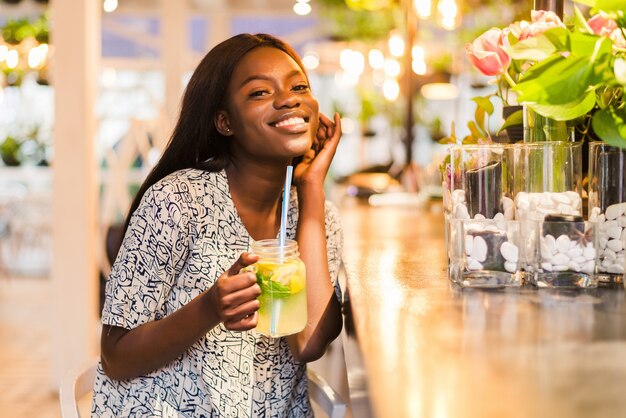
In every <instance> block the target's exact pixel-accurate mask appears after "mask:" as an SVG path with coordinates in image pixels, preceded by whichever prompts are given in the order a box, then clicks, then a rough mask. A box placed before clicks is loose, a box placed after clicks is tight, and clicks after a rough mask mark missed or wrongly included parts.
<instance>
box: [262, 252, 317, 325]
mask: <svg viewBox="0 0 626 418" xmlns="http://www.w3.org/2000/svg"><path fill="white" fill-rule="evenodd" d="M252 251H253V253H255V254H257V255H258V256H259V257H260V259H259V261H258V262H257V263H256V264H254V265H253V266H252V267H253V271H254V272H255V274H256V278H257V283H258V285H259V286H260V287H261V295H260V296H259V302H260V305H261V307H260V308H259V312H258V314H259V317H258V323H257V326H256V331H257V332H259V333H261V334H264V335H269V336H271V337H281V336H285V335H289V334H295V333H297V332H300V331H302V329H304V326H305V325H306V320H307V309H306V271H305V267H304V263H303V262H302V260H300V259H299V258H298V255H299V254H298V244H297V243H296V242H295V241H291V240H287V241H286V244H285V247H284V249H283V250H282V252H281V250H280V247H279V246H278V242H277V240H262V241H257V242H255V243H254V244H253V245H252Z"/></svg>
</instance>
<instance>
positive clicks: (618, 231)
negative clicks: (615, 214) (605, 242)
mask: <svg viewBox="0 0 626 418" xmlns="http://www.w3.org/2000/svg"><path fill="white" fill-rule="evenodd" d="M611 222H615V221H611ZM607 224H608V222H607ZM606 233H607V235H608V236H609V238H613V239H619V238H620V237H621V236H622V228H620V227H619V226H617V225H616V226H614V227H612V228H607V229H606Z"/></svg>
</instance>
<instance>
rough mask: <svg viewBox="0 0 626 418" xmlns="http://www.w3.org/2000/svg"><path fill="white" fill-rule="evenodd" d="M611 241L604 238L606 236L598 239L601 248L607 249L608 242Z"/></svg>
mask: <svg viewBox="0 0 626 418" xmlns="http://www.w3.org/2000/svg"><path fill="white" fill-rule="evenodd" d="M608 242H609V240H608V239H606V238H604V237H600V239H599V240H598V245H600V248H601V249H603V250H604V249H605V248H606V244H607V243H608Z"/></svg>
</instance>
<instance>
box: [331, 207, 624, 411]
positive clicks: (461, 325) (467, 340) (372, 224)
mask: <svg viewBox="0 0 626 418" xmlns="http://www.w3.org/2000/svg"><path fill="white" fill-rule="evenodd" d="M342 218H343V224H344V234H345V238H344V241H345V242H344V263H345V270H346V278H347V286H348V298H349V311H350V315H351V316H352V317H353V318H352V321H353V325H354V328H355V331H356V336H357V340H358V344H359V347H360V349H361V354H362V357H363V362H364V366H365V370H366V373H367V381H368V387H369V395H370V399H371V402H372V406H373V409H374V411H375V413H376V417H377V418H414V417H415V418H417V417H420V418H422V417H423V418H460V417H463V418H474V417H476V418H477V417H480V418H491V417H498V418H501V417H503V418H504V417H506V418H517V417H520V418H522V417H533V418H536V417H538V418H541V417H551V418H561V417H563V418H578V417H580V418H582V417H585V418H589V417H594V418H595V417H611V418H615V417H626V305H625V302H624V297H625V292H624V290H623V289H621V288H619V289H588V290H550V289H541V290H537V289H535V288H532V287H529V288H521V289H508V290H504V289H501V290H476V289H461V288H458V287H456V286H453V285H452V284H451V282H450V281H449V280H448V278H447V275H446V272H445V268H446V260H445V237H444V223H443V214H442V213H441V206H440V205H437V204H435V205H432V206H429V207H428V208H425V209H416V208H407V207H378V208H376V207H369V206H367V205H365V204H359V203H357V202H356V201H349V200H348V201H347V202H345V203H344V204H342Z"/></svg>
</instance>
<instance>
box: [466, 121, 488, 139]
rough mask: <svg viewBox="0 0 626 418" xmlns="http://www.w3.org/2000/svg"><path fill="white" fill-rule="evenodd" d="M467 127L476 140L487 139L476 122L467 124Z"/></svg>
mask: <svg viewBox="0 0 626 418" xmlns="http://www.w3.org/2000/svg"><path fill="white" fill-rule="evenodd" d="M467 127H468V128H469V130H470V132H471V133H472V136H473V137H474V138H476V139H478V138H486V135H485V134H484V133H483V132H481V130H480V128H479V127H478V126H476V123H475V122H474V121H469V122H467Z"/></svg>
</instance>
